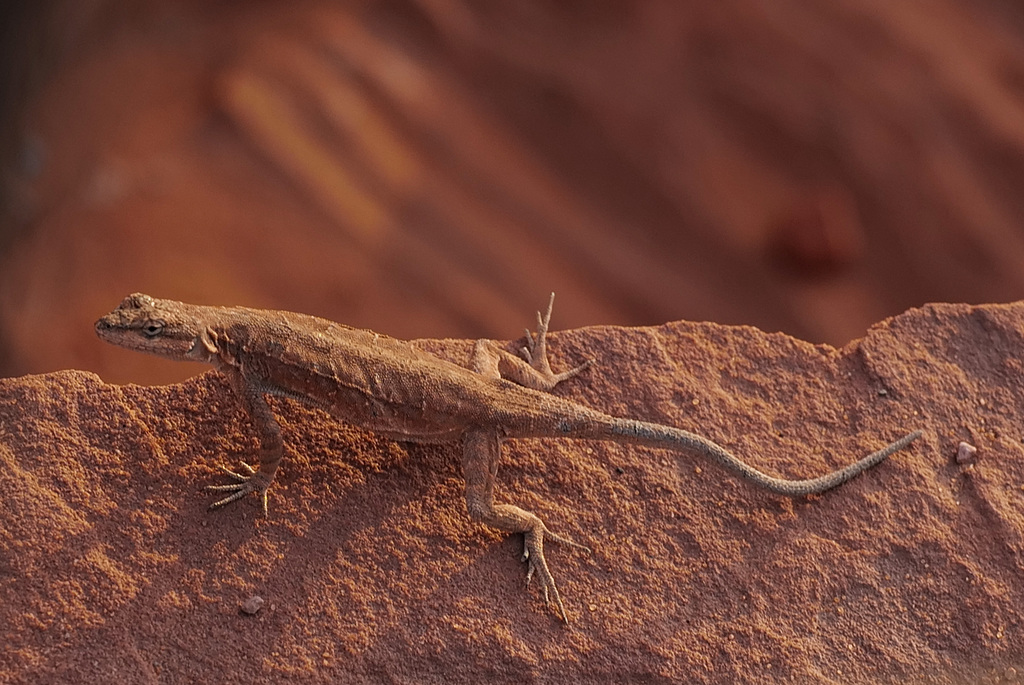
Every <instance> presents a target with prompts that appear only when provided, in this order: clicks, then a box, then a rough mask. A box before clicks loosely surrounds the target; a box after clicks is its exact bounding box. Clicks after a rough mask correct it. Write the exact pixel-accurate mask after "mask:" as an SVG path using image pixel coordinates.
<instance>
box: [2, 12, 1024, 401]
mask: <svg viewBox="0 0 1024 685" xmlns="http://www.w3.org/2000/svg"><path fill="white" fill-rule="evenodd" d="M3 12H4V14H5V17H4V19H5V21H4V40H3V50H4V51H5V55H4V64H3V67H2V69H3V79H2V87H3V90H2V93H0V95H2V105H0V106H2V115H3V128H2V134H3V135H2V140H0V143H2V155H3V157H2V160H0V161H2V183H3V215H2V225H0V250H2V252H0V375H20V374H24V373H34V372H43V371H49V370H54V369H60V368H67V367H74V368H82V369H89V370H93V371H97V372H99V373H101V375H102V376H103V377H104V378H105V379H107V380H112V381H129V380H131V381H137V382H159V381H170V380H174V379H177V378H181V377H182V376H184V375H187V374H190V373H194V372H196V371H198V370H200V369H199V368H198V367H197V368H195V369H189V368H184V367H183V366H181V365H175V364H172V363H170V362H168V363H166V364H163V365H160V364H158V363H157V362H156V361H154V360H153V359H151V358H147V357H144V356H143V355H135V354H131V353H129V352H125V351H123V350H117V349H114V348H111V347H107V346H104V345H103V344H102V343H100V342H99V341H98V340H97V339H96V338H95V336H94V334H93V331H92V324H93V322H94V321H95V319H96V318H97V317H98V316H99V315H101V314H103V313H104V312H106V311H107V310H109V309H111V308H112V307H114V306H115V305H116V304H117V303H118V302H119V301H120V300H121V298H122V297H123V296H124V295H126V294H128V293H130V292H133V291H142V292H148V293H150V294H153V295H157V296H160V297H169V298H176V299H182V300H189V301H195V302H202V303H211V304H244V305H248V306H254V307H266V308H282V309H293V310H299V311H304V312H309V313H314V314H318V315H322V316H325V317H328V318H331V319H335V320H339V321H344V322H346V323H349V324H352V325H356V326H360V327H369V328H373V329H375V330H378V331H381V332H386V333H390V334H393V335H397V336H401V337H467V338H471V337H479V336H488V337H496V338H510V337H514V336H516V335H518V334H520V332H521V330H522V327H523V326H524V325H526V324H527V323H530V322H531V321H532V317H533V311H534V310H535V309H536V308H537V307H538V306H540V305H542V304H543V303H544V302H545V300H546V296H547V293H548V292H550V291H552V290H554V291H555V292H557V293H558V302H557V306H556V313H555V324H556V325H557V327H558V328H569V327H576V326H582V325H588V324H603V323H616V324H656V323H661V322H664V321H668V320H673V319H680V318H685V319H694V320H705V319H706V320H714V321H718V322H722V323H736V324H739V323H743V324H751V325H755V326H758V327H760V328H762V329H765V330H769V331H772V330H782V331H785V332H787V333H790V334H793V335H796V336H798V337H800V338H804V339H807V340H810V341H814V342H828V343H832V344H842V343H845V342H846V341H848V340H850V339H852V338H855V337H859V336H861V335H862V334H863V332H864V331H865V329H866V328H867V327H868V326H869V325H870V324H871V323H873V322H875V321H877V320H879V319H882V318H884V317H886V316H889V315H893V314H896V313H898V312H900V311H902V310H904V309H906V308H907V307H911V306H914V305H918V304H921V303H924V302H927V301H965V302H984V301H1009V300H1015V299H1019V298H1021V297H1024V9H1022V7H1021V6H1020V5H1019V4H1018V3H1014V2H1009V1H1008V0H977V1H975V2H967V1H966V0H961V1H955V0H929V1H928V2H912V1H910V0H885V1H877V0H858V1H857V2H853V1H852V0H817V1H810V0H800V1H794V0H774V1H773V2H754V1H752V0H719V1H717V2H710V3H680V2H676V1H675V0H666V1H657V0H638V1H634V2H623V1H616V2H608V1H599V0H585V1H580V0H576V1H572V2H557V3H555V2H541V1H540V0H519V1H517V2H514V3H512V2H506V3H473V2H464V1H460V0H389V1H384V2H369V1H364V2H359V1H352V2H255V3H254V2H209V1H206V2H197V1H192V2H185V1H178V2H170V1H169V0H161V1H154V0H147V1H145V2H143V1H141V0H74V1H71V0H51V1H49V2H40V3H24V2H23V3H12V4H11V5H10V6H9V7H8V9H6V10H3ZM613 361H614V360H604V362H603V363H613Z"/></svg>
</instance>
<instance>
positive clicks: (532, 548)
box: [522, 524, 590, 624]
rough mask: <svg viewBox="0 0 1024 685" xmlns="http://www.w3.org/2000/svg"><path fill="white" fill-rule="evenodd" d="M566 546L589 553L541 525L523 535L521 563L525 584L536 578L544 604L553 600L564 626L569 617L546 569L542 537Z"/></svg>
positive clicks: (588, 549)
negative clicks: (522, 562)
mask: <svg viewBox="0 0 1024 685" xmlns="http://www.w3.org/2000/svg"><path fill="white" fill-rule="evenodd" d="M545 534H547V536H548V537H549V538H550V539H552V540H554V541H555V542H559V543H562V544H566V545H571V546H573V547H579V548H580V549H585V550H586V551H588V552H589V551H590V548H589V547H587V546H586V545H581V544H579V543H578V542H573V541H572V540H570V539H569V538H564V537H562V536H561V535H556V534H554V533H552V532H551V531H550V530H548V529H547V528H546V527H544V525H543V524H541V525H540V526H538V527H536V528H533V529H531V530H528V531H527V532H526V533H524V534H523V536H524V538H525V540H524V545H523V557H522V561H524V562H526V584H527V585H529V584H530V581H532V580H533V577H534V575H536V576H537V578H538V580H539V581H540V584H541V589H542V590H543V591H544V603H545V604H547V605H548V606H551V603H552V602H551V600H552V599H554V604H555V606H556V607H557V608H558V613H559V615H560V616H561V617H562V620H563V621H565V623H566V624H568V623H569V615H568V614H567V613H566V612H565V605H564V604H562V596H561V595H560V594H559V593H558V586H556V585H555V578H554V576H552V575H551V571H550V570H549V569H548V562H547V561H546V560H545V559H544V535H545Z"/></svg>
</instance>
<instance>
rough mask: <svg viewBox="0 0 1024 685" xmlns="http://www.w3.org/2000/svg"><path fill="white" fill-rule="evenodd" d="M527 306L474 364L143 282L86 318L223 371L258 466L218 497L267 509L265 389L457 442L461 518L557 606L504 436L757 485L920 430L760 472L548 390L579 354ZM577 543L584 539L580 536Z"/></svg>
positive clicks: (815, 484)
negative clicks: (519, 563) (188, 297)
mask: <svg viewBox="0 0 1024 685" xmlns="http://www.w3.org/2000/svg"><path fill="white" fill-rule="evenodd" d="M553 302H554V295H552V300H551V302H549V303H548V308H547V312H546V313H545V314H543V315H541V314H540V313H539V312H538V314H537V332H536V334H531V333H530V331H529V330H527V331H526V334H527V338H526V345H525V347H523V348H522V350H521V353H522V358H520V357H518V356H516V355H514V354H512V353H510V352H508V351H506V350H504V349H502V348H501V347H499V346H498V345H497V343H495V342H493V341H490V340H479V341H477V343H476V346H475V348H474V350H473V357H472V370H470V369H467V368H463V367H461V366H459V365H457V364H453V363H451V362H448V361H445V360H443V359H440V358H438V357H435V356H433V355H431V354H429V353H427V352H424V351H422V350H419V349H417V348H416V347H414V346H412V345H411V344H409V343H407V342H405V341H401V340H396V339H394V338H390V337H388V336H385V335H380V334H378V333H374V332H372V331H366V330H360V329H356V328H351V327H349V326H345V325H342V324H338V323H334V322H331V321H327V320H325V319H320V318H316V317H313V316H308V315H306V314H295V313H291V312H281V311H265V310H258V309H248V308H245V307H207V306H199V305H192V304H184V303H182V302H175V301H173V300H158V299H155V298H152V297H149V296H148V295H142V294H134V295H129V296H128V297H127V298H125V300H124V301H123V302H122V303H121V304H120V306H118V308H117V309H115V310H114V311H112V312H110V313H109V314H107V315H106V316H104V317H103V318H101V319H100V320H99V321H97V322H96V332H97V333H98V334H99V336H100V337H101V338H102V339H103V340H106V341H107V342H111V343H113V344H115V345H120V346H121V347H126V348H129V349H133V350H140V351H142V352H149V353H152V354H157V355H160V356H163V357H169V358H171V359H177V360H191V361H200V362H208V363H210V364H212V365H213V366H214V367H215V368H216V369H217V370H219V371H220V372H221V373H222V374H224V375H225V376H226V377H227V379H228V382H229V383H230V385H231V387H232V388H233V390H234V392H235V395H236V396H237V398H238V400H239V402H240V403H241V405H242V407H244V408H245V410H246V411H247V412H248V413H249V416H250V417H252V420H253V423H254V424H255V426H256V429H257V430H258V431H259V440H260V454H259V467H258V468H257V469H253V468H252V467H251V466H249V465H248V464H245V463H243V464H242V467H241V468H242V471H243V472H242V473H238V472H235V471H231V470H229V469H227V468H225V467H221V468H222V469H223V470H224V471H225V472H226V473H227V474H228V475H229V476H231V478H233V479H234V480H235V481H236V482H235V483H232V484H229V485H210V486H207V487H208V488H210V489H212V490H220V491H224V492H228V493H230V494H228V495H227V496H226V497H224V498H223V499H220V500H218V501H216V502H214V503H213V504H212V505H211V508H213V507H219V506H222V505H225V504H228V503H229V502H233V501H235V500H238V499H240V498H242V497H244V496H245V495H247V494H248V493H250V492H253V493H257V494H258V495H259V496H260V498H261V500H262V504H263V510H264V513H265V512H266V510H267V489H268V488H269V487H270V484H271V482H272V481H273V480H274V474H275V472H276V471H277V467H278V465H279V464H280V463H281V458H282V456H283V455H284V444H283V441H282V438H281V427H280V426H279V425H278V423H277V420H276V419H275V418H274V414H273V412H272V411H271V409H270V406H269V405H268V404H267V401H266V399H265V397H264V396H265V395H268V394H270V395H278V396H282V397H288V398H292V399H295V400H299V401H302V402H305V403H307V404H310V405H313V406H316V407H320V408H322V409H325V410H327V411H328V412H330V413H332V414H333V415H335V416H337V417H338V418H340V419H342V420H343V421H346V422H349V423H351V424H353V425H356V426H359V427H361V428H365V429H369V430H372V431H375V432H378V433H380V434H383V435H385V436H388V437H391V438H394V439H396V440H407V441H413V442H434V443H461V445H462V455H463V456H462V468H463V473H464V476H465V479H466V507H467V509H468V510H469V515H470V517H471V518H473V519H474V520H477V521H481V522H483V523H485V524H487V525H490V526H493V527H495V528H499V529H501V530H505V531H510V532H514V533H523V535H524V536H525V545H524V551H523V561H524V562H526V563H527V574H526V580H527V583H529V582H530V579H531V578H533V577H534V576H535V575H536V576H537V577H538V578H539V579H540V583H541V586H542V589H543V592H544V599H545V602H547V603H548V604H550V601H551V599H552V598H553V599H554V602H555V604H556V605H557V607H558V611H559V614H560V615H561V617H562V619H563V620H565V621H566V622H568V614H566V611H565V607H564V606H563V604H562V599H561V597H560V596H559V593H558V588H557V587H556V586H555V581H554V579H553V578H552V576H551V572H550V571H549V570H548V565H547V562H546V561H545V559H544V538H545V537H548V538H550V539H553V540H555V541H557V542H562V543H567V544H570V545H574V546H578V547H583V545H577V543H575V542H572V541H571V540H568V539H566V538H563V537H561V536H559V535H556V534H554V533H552V532H551V531H550V530H549V529H548V528H547V527H546V526H545V525H544V523H543V521H541V520H540V518H538V517H537V516H536V515H535V514H533V513H531V512H529V511H526V510H525V509H521V508H519V507H517V506H514V505H511V504H497V503H495V501H494V479H495V474H496V472H497V468H498V457H499V452H500V445H501V440H502V439H503V438H530V437H532V438H590V439H599V440H612V441H615V442H621V443H633V444H640V445H649V446H654V447H660V448H664V449H669V450H673V451H676V452H685V453H696V454H700V455H703V456H705V457H709V458H711V459H712V460H714V461H716V462H718V463H719V464H721V465H723V466H725V467H726V468H727V469H729V470H731V471H733V472H735V473H737V474H739V475H740V476H742V477H744V478H746V479H747V480H749V481H751V482H752V483H754V484H755V485H758V486H761V487H763V488H767V489H768V490H771V491H772V492H776V493H780V494H783V495H789V496H793V497H796V496H800V495H810V494H816V493H820V492H824V491H826V490H828V489H830V488H834V487H835V486H837V485H840V484H842V483H845V482H846V481H848V480H849V479H851V478H853V477H854V476H856V475H857V474H859V473H861V472H862V471H864V470H865V469H868V468H870V467H872V466H874V465H875V464H877V463H879V462H881V461H882V460H884V459H885V458H886V457H888V456H889V455H891V454H892V453H894V452H896V451H897V450H900V449H903V448H904V447H906V446H907V445H909V444H910V443H911V442H913V441H914V440H916V439H917V438H918V437H920V436H921V431H915V432H913V433H910V434H908V435H906V436H904V437H902V438H900V439H899V440H897V441H896V442H893V443H891V444H890V445H888V446H886V447H885V448H883V449H881V450H879V451H877V452H875V453H874V454H871V455H869V456H867V457H864V458H863V459H861V460H860V461H857V462H855V463H853V464H851V465H849V466H847V467H845V468H842V469H838V470H836V471H833V472H831V473H828V474H825V475H823V476H820V477H818V478H812V479H808V480H784V479H780V478H775V477H773V476H769V475H767V474H765V473H762V472H761V471H758V470H757V469H755V468H753V467H752V466H750V465H748V464H746V463H744V462H742V461H740V460H739V459H737V458H736V457H735V456H733V455H732V454H730V453H729V452H728V451H727V450H726V449H725V448H724V447H721V446H719V445H717V444H715V443H713V442H711V441H710V440H708V439H706V438H702V437H701V436H699V435H695V434H693V433H689V432H687V431H684V430H681V429H678V428H673V427H670V426H664V425H660V424H656V423H647V422H644V421H636V420H633V419H622V418H615V417H613V416H609V415H607V414H603V413H601V412H599V411H596V410H594V409H590V408H588V407H585V406H583V405H580V404H576V403H575V402H571V401H569V400H567V399H563V398H560V397H556V396H554V395H551V394H548V392H547V391H550V390H551V389H552V388H554V387H555V386H556V385H558V383H560V382H562V381H564V380H566V379H567V378H571V377H573V376H575V375H576V374H578V373H579V372H581V371H583V370H584V369H586V368H587V367H589V366H590V365H591V363H592V361H588V362H586V363H584V364H581V365H580V366H577V367H576V368H573V369H570V370H569V371H564V372H562V373H555V372H553V371H552V370H551V367H550V366H549V364H548V357H547V345H546V336H547V332H548V322H549V321H550V319H551V306H552V303H553ZM584 549H586V548H584Z"/></svg>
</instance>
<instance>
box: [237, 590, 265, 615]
mask: <svg viewBox="0 0 1024 685" xmlns="http://www.w3.org/2000/svg"><path fill="white" fill-rule="evenodd" d="M262 607H263V598H262V597H260V596H259V595H253V596H252V597H250V598H249V599H247V600H245V601H244V602H242V603H241V604H239V605H238V608H239V609H241V610H242V611H243V612H245V613H247V614H249V615H252V614H255V613H256V612H257V611H259V610H260V608H262Z"/></svg>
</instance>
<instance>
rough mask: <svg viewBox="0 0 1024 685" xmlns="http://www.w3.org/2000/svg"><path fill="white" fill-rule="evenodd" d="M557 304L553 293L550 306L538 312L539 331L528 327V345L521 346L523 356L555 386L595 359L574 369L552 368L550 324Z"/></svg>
mask: <svg viewBox="0 0 1024 685" xmlns="http://www.w3.org/2000/svg"><path fill="white" fill-rule="evenodd" d="M554 305H555V294H554V293H551V299H550V300H548V308H547V311H545V312H544V313H543V314H541V313H540V312H537V333H536V334H534V333H532V332H531V331H530V329H529V328H527V329H526V345H525V346H524V347H522V348H521V350H520V351H521V352H522V354H523V358H524V359H525V360H526V361H528V362H529V363H530V366H532V367H533V368H534V369H536V370H537V371H539V372H540V374H541V375H542V376H544V378H546V379H547V380H548V381H549V382H550V383H551V387H554V386H556V385H558V384H559V383H561V382H562V381H564V380H566V379H567V378H572V377H573V376H575V375H576V374H578V373H580V372H581V371H584V370H585V369H588V368H590V366H592V365H593V363H594V360H593V359H588V360H587V361H585V362H583V363H582V364H580V365H579V366H577V367H576V368H574V369H569V370H568V371H563V372H562V373H555V372H554V371H552V370H551V365H550V364H549V363H548V345H547V337H548V325H549V324H550V323H551V309H552V308H553V307H554Z"/></svg>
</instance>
